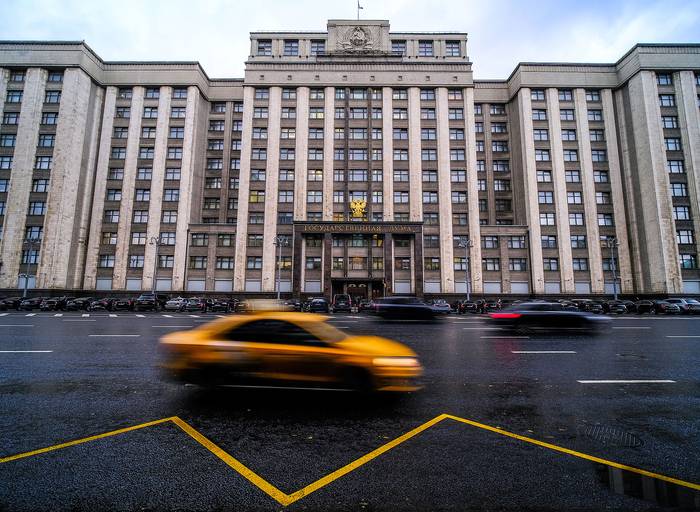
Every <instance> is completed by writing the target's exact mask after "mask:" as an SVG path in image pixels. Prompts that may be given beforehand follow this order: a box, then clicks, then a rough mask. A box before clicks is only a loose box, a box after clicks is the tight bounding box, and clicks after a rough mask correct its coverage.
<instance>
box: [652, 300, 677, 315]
mask: <svg viewBox="0 0 700 512" xmlns="http://www.w3.org/2000/svg"><path fill="white" fill-rule="evenodd" d="M653 312H654V313H655V314H657V315H680V314H681V308H680V306H678V304H671V303H670V302H666V301H665V300H655V301H654V310H653Z"/></svg>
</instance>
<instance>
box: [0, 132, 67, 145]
mask: <svg viewBox="0 0 700 512" xmlns="http://www.w3.org/2000/svg"><path fill="white" fill-rule="evenodd" d="M16 143H17V135H15V134H12V133H5V134H3V135H0V148H13V147H15V144H16ZM55 143H56V136H55V135H53V134H47V133H41V134H39V139H38V141H37V147H40V148H52V147H54V144H55Z"/></svg>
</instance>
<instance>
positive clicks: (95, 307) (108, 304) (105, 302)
mask: <svg viewBox="0 0 700 512" xmlns="http://www.w3.org/2000/svg"><path fill="white" fill-rule="evenodd" d="M115 300H116V299H114V298H113V297H107V298H103V299H96V300H93V301H92V302H90V305H89V306H88V308H87V310H88V311H112V303H113V302H114V301H115Z"/></svg>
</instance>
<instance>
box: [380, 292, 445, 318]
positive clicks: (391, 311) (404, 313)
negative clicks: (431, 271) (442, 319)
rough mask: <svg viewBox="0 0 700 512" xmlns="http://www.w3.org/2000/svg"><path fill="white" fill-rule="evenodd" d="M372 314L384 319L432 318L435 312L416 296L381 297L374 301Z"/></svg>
mask: <svg viewBox="0 0 700 512" xmlns="http://www.w3.org/2000/svg"><path fill="white" fill-rule="evenodd" d="M374 314H375V315H377V316H378V317H380V318H383V319H385V320H433V319H435V317H436V315H437V313H436V312H435V309H433V307H432V306H430V305H429V304H426V303H425V302H423V301H422V300H420V299H418V298H416V297H382V298H380V299H376V300H375V301H374Z"/></svg>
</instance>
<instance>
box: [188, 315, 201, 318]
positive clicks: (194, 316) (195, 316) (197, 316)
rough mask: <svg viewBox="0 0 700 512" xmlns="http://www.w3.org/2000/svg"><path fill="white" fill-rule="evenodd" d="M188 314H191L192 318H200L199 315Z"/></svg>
mask: <svg viewBox="0 0 700 512" xmlns="http://www.w3.org/2000/svg"><path fill="white" fill-rule="evenodd" d="M187 316H189V317H190V318H199V315H187Z"/></svg>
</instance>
